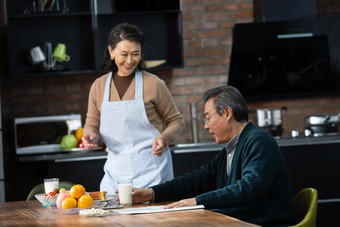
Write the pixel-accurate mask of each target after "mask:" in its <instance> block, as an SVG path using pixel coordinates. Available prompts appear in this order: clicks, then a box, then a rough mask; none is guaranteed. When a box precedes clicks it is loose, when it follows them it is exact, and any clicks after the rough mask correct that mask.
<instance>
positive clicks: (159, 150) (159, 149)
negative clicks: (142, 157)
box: [151, 136, 165, 157]
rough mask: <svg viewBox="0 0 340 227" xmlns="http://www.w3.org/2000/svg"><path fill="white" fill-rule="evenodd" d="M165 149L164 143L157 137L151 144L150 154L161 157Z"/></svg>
mask: <svg viewBox="0 0 340 227" xmlns="http://www.w3.org/2000/svg"><path fill="white" fill-rule="evenodd" d="M164 148H165V141H164V139H163V138H162V137H160V136H159V137H157V138H156V139H154V140H153V143H152V152H151V153H152V154H154V155H156V156H158V157H161V156H162V154H163V150H164Z"/></svg>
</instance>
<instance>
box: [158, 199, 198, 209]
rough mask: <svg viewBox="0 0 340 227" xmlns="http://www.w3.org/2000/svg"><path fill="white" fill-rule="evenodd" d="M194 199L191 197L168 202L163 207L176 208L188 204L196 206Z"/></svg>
mask: <svg viewBox="0 0 340 227" xmlns="http://www.w3.org/2000/svg"><path fill="white" fill-rule="evenodd" d="M196 205H197V203H196V199H195V198H191V199H182V200H180V201H177V202H174V203H170V204H168V205H166V206H164V209H170V208H177V207H188V206H196Z"/></svg>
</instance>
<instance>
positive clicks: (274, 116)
mask: <svg viewBox="0 0 340 227" xmlns="http://www.w3.org/2000/svg"><path fill="white" fill-rule="evenodd" d="M283 110H287V107H282V108H281V109H275V108H267V109H256V110H251V113H252V114H253V117H252V118H253V121H254V124H255V125H256V126H258V127H260V128H262V129H264V130H266V131H268V132H269V133H270V134H271V135H273V136H282V132H283V128H282V111H283Z"/></svg>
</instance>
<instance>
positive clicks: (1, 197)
mask: <svg viewBox="0 0 340 227" xmlns="http://www.w3.org/2000/svg"><path fill="white" fill-rule="evenodd" d="M1 113H2V112H1V94H0V203H1V202H5V168H4V152H3V146H2V119H1V115H2V114H1Z"/></svg>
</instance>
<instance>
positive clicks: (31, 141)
mask: <svg viewBox="0 0 340 227" xmlns="http://www.w3.org/2000/svg"><path fill="white" fill-rule="evenodd" d="M81 127H82V123H81V115H80V114H71V115H57V116H41V117H24V118H15V119H14V133H15V149H16V154H17V155H29V154H46V153H53V152H61V151H62V150H61V148H60V142H61V139H62V137H63V136H64V135H67V134H71V133H72V132H73V131H74V130H77V129H78V128H81Z"/></svg>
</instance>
